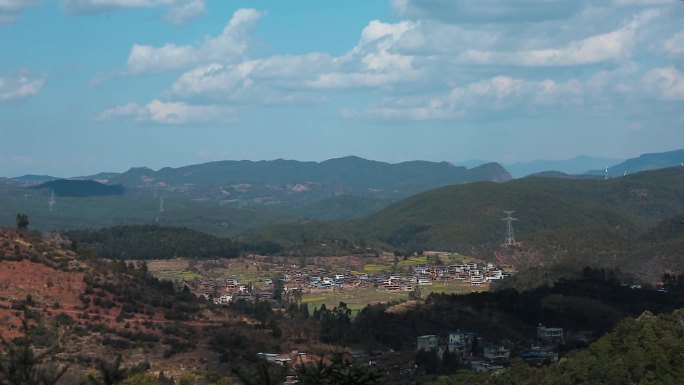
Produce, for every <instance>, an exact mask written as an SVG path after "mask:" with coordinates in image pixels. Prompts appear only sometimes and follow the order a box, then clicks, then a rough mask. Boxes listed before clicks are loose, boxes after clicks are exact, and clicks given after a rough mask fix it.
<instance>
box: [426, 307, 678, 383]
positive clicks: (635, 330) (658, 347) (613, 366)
mask: <svg viewBox="0 0 684 385" xmlns="http://www.w3.org/2000/svg"><path fill="white" fill-rule="evenodd" d="M683 317H684V310H683V309H679V310H676V311H675V312H673V313H672V314H662V315H658V316H654V315H653V314H651V313H649V312H645V313H644V314H642V315H641V316H640V317H638V318H628V319H626V320H624V321H622V322H620V324H619V325H618V326H617V327H616V328H615V330H614V331H612V332H611V333H608V334H606V335H605V336H603V337H601V338H600V339H599V340H598V341H596V342H594V343H593V344H591V346H589V348H588V349H586V350H583V351H578V352H576V353H573V354H570V355H569V356H568V357H566V358H565V359H563V360H562V361H561V362H560V363H558V364H555V365H552V366H550V367H545V368H541V369H536V368H532V367H530V366H529V365H528V364H526V363H524V362H522V361H519V360H516V361H514V362H513V364H512V366H511V367H510V368H508V369H506V370H504V371H503V372H500V373H495V374H491V375H490V374H480V375H476V374H470V373H467V374H466V373H463V374H461V375H459V376H456V377H454V378H447V377H444V378H440V379H439V380H437V381H435V382H432V383H431V384H433V385H460V384H474V383H478V384H488V385H498V384H502V385H503V384H506V385H527V384H530V385H532V384H534V385H544V384H553V385H564V384H597V385H598V384H615V385H623V384H658V385H669V384H672V385H675V384H681V383H682V379H683V378H684V354H682V352H684V329H683V328H682V319H683Z"/></svg>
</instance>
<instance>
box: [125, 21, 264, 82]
mask: <svg viewBox="0 0 684 385" xmlns="http://www.w3.org/2000/svg"><path fill="white" fill-rule="evenodd" d="M260 16H261V13H259V12H257V11H256V10H254V9H240V10H238V11H236V12H235V13H234V14H233V17H232V18H231V19H230V21H229V22H228V24H227V25H226V27H225V28H224V29H223V31H222V32H221V34H220V35H218V36H216V37H212V38H208V39H206V40H204V41H202V42H200V43H198V44H195V45H182V46H179V45H176V44H173V43H169V44H165V45H163V46H161V47H153V46H149V45H142V44H135V45H133V47H132V48H131V52H130V54H129V55H128V62H127V67H128V71H129V72H130V73H131V74H144V73H153V72H163V71H169V70H180V69H187V68H190V67H192V66H194V65H198V64H202V63H213V62H218V63H226V62H230V61H234V60H236V59H238V58H241V57H242V56H243V55H244V54H245V53H246V51H247V48H248V46H247V40H248V36H247V31H248V29H249V27H250V26H251V25H252V24H253V23H254V22H255V21H256V20H257V19H258V18H259V17H260Z"/></svg>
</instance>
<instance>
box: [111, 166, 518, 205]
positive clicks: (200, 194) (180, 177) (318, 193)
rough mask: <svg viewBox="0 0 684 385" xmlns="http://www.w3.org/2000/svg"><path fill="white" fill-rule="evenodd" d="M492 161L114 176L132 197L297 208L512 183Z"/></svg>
mask: <svg viewBox="0 0 684 385" xmlns="http://www.w3.org/2000/svg"><path fill="white" fill-rule="evenodd" d="M510 179H511V176H510V174H509V173H508V172H507V171H506V170H505V169H504V168H503V167H501V166H500V165H498V164H496V163H488V164H484V165H481V166H479V167H475V168H472V169H467V168H465V167H456V166H454V165H452V164H451V163H447V162H441V163H436V162H425V161H413V162H404V163H398V164H390V163H384V162H377V161H371V160H366V159H362V158H359V157H355V156H349V157H345V158H338V159H330V160H327V161H324V162H320V163H316V162H299V161H294V160H283V159H278V160H273V161H258V162H252V161H220V162H211V163H205V164H199V165H192V166H186V167H180V168H168V167H167V168H163V169H161V170H159V171H154V170H151V169H149V168H144V167H143V168H132V169H130V170H129V171H127V172H125V173H123V174H120V175H113V176H111V178H109V183H120V184H122V185H123V186H125V187H126V188H127V189H129V190H130V193H131V194H144V195H150V194H166V195H173V196H182V197H188V198H194V199H208V200H219V201H224V202H235V203H239V204H279V205H282V204H285V205H295V206H296V205H300V204H306V203H310V202H316V201H320V200H323V199H328V198H332V197H336V196H341V195H354V196H371V197H378V198H381V199H390V200H397V199H401V198H404V197H407V196H409V195H412V194H415V193H417V192H422V191H426V190H429V189H432V188H435V187H439V186H445V185H451V184H460V183H467V182H475V181H497V182H503V181H507V180H510Z"/></svg>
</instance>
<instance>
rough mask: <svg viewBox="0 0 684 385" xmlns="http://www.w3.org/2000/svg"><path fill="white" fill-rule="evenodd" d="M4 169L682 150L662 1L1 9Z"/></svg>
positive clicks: (671, 10)
mask: <svg viewBox="0 0 684 385" xmlns="http://www.w3.org/2000/svg"><path fill="white" fill-rule="evenodd" d="M0 52H1V53H2V56H0V57H1V58H2V59H0V138H1V140H0V176H2V175H5V176H15V175H21V174H26V173H43V174H51V175H59V176H75V175H85V174H91V173H96V172H100V171H124V170H126V169H128V168H130V167H132V166H148V167H151V168H154V169H157V168H161V167H164V166H181V165H186V164H193V163H201V162H207V161H212V160H221V159H251V160H261V159H276V158H287V159H297V160H315V161H321V160H325V159H329V158H333V157H339V156H345V155H350V154H354V155H358V156H362V157H365V158H369V159H376V160H383V161H389V162H399V161H405V160H415V159H424V160H436V161H442V160H447V161H452V162H458V161H465V160H468V159H488V160H494V161H500V162H504V163H511V162H516V161H529V160H533V159H566V158H571V157H574V156H577V155H592V156H602V157H613V158H626V157H631V156H635V155H638V154H641V153H645V152H658V151H667V150H672V149H677V148H683V147H684V2H682V1H676V0H601V1H599V0H573V1H568V0H519V1H516V2H512V1H508V0H345V1H338V2H327V1H320V0H297V1H279V0H271V1H265V0H244V1H240V0H0Z"/></svg>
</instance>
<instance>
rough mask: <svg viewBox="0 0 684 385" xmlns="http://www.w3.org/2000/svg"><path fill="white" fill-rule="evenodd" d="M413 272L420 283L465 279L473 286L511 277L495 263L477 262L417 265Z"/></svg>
mask: <svg viewBox="0 0 684 385" xmlns="http://www.w3.org/2000/svg"><path fill="white" fill-rule="evenodd" d="M413 272H414V273H415V275H416V276H417V279H418V280H419V283H420V282H421V281H422V282H429V281H451V280H465V281H467V282H470V284H471V285H473V286H479V285H482V284H484V283H489V282H491V281H496V280H499V279H503V278H506V277H510V275H511V274H510V273H507V272H504V271H503V270H502V269H501V268H500V267H498V266H495V265H494V264H493V263H491V262H490V263H486V264H483V265H478V264H477V263H475V262H471V263H462V264H455V265H434V266H430V265H415V266H413Z"/></svg>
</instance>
